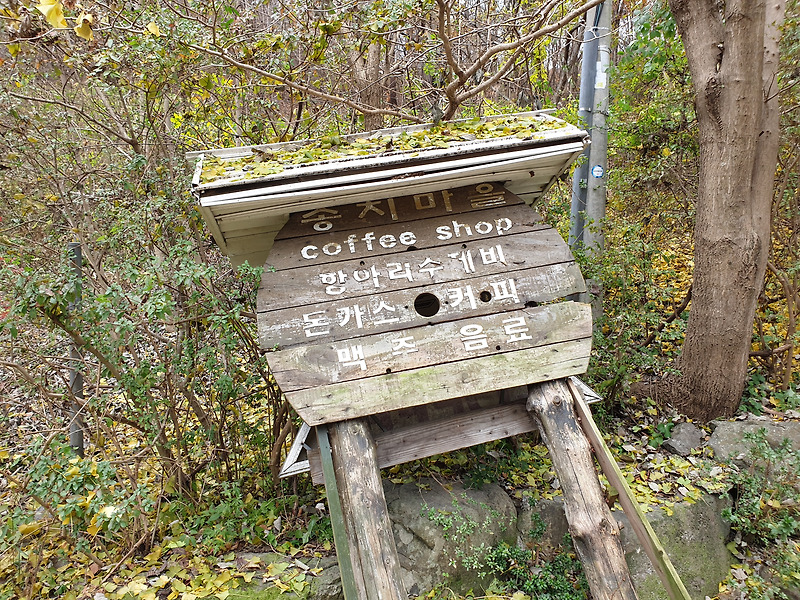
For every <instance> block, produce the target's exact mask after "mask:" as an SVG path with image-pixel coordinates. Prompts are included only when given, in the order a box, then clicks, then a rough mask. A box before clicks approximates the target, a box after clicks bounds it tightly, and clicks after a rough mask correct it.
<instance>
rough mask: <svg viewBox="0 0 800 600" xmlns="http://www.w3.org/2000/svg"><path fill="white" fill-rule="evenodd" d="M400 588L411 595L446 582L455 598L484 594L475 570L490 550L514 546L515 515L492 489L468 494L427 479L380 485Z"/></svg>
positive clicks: (460, 488) (456, 485)
mask: <svg viewBox="0 0 800 600" xmlns="http://www.w3.org/2000/svg"><path fill="white" fill-rule="evenodd" d="M384 491H385V494H386V504H387V505H388V508H389V516H390V517H391V519H392V528H393V530H394V535H395V541H396V542H397V552H398V554H399V558H400V565H401V567H402V570H403V582H404V584H405V586H406V589H407V590H408V592H409V593H410V594H419V593H422V592H425V591H427V590H429V589H431V588H433V587H434V586H436V585H437V584H439V583H442V582H443V581H445V582H446V583H447V585H448V586H449V587H450V588H451V589H452V590H453V591H455V592H460V593H466V592H467V591H469V590H471V589H474V590H476V591H477V590H483V589H484V586H485V585H486V584H488V581H487V580H486V579H485V578H484V579H482V578H481V577H480V576H479V574H478V569H477V568H475V565H476V564H479V562H480V560H481V559H482V557H483V553H484V552H485V551H486V550H488V549H489V548H491V547H492V546H494V545H496V544H498V543H500V542H506V543H508V544H515V543H516V540H517V527H516V523H517V511H516V507H515V506H514V503H513V502H512V501H511V498H509V497H508V494H506V493H505V492H504V491H503V489H502V488H500V487H499V486H497V485H494V484H492V485H486V486H484V487H482V488H481V489H467V488H465V487H464V486H463V485H461V484H460V483H458V482H448V483H446V484H440V483H439V482H437V481H434V480H431V479H425V480H422V481H420V482H418V483H408V484H404V485H398V486H395V485H392V484H385V485H384Z"/></svg>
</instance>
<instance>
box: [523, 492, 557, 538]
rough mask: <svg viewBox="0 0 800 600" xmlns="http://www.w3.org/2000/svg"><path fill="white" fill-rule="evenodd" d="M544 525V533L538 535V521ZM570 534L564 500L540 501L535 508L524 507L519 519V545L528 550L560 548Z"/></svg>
mask: <svg viewBox="0 0 800 600" xmlns="http://www.w3.org/2000/svg"><path fill="white" fill-rule="evenodd" d="M538 520H541V521H542V522H543V523H544V532H542V533H541V535H537V534H535V533H533V532H534V530H536V529H537V528H538V523H537V521H538ZM567 533H569V523H567V515H566V513H565V512H564V498H562V497H561V496H558V497H556V498H554V499H552V500H540V501H539V502H537V503H536V504H534V505H533V506H530V507H528V506H523V508H522V509H521V510H520V511H519V517H518V518H517V534H518V536H519V545H520V546H523V547H527V548H533V547H535V546H545V547H548V548H555V547H557V546H560V545H561V543H562V541H563V540H564V536H565V535H566V534H567Z"/></svg>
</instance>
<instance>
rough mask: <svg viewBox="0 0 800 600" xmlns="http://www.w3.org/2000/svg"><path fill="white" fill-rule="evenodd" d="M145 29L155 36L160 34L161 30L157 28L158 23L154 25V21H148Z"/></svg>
mask: <svg viewBox="0 0 800 600" xmlns="http://www.w3.org/2000/svg"><path fill="white" fill-rule="evenodd" d="M147 31H149V32H150V33H152V34H153V35H154V36H156V37H158V36H160V35H161V30H160V29H159V28H158V25H156V22H155V21H150V22H149V23H148V24H147Z"/></svg>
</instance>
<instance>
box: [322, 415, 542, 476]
mask: <svg viewBox="0 0 800 600" xmlns="http://www.w3.org/2000/svg"><path fill="white" fill-rule="evenodd" d="M535 430H536V425H535V423H534V422H533V421H532V420H531V418H530V416H529V415H528V411H527V410H526V409H525V401H524V400H522V401H521V402H518V403H517V404H511V405H505V406H501V405H497V406H492V407H489V408H483V409H478V410H474V411H471V412H468V413H462V414H457V415H453V416H450V417H447V418H441V419H437V420H434V421H428V422H423V423H415V424H412V425H408V426H407V427H401V428H398V429H393V430H391V431H388V432H386V433H379V434H375V435H374V437H375V445H376V447H377V462H378V467H379V468H381V469H385V468H386V467H391V466H394V465H399V464H402V463H407V462H410V461H412V460H417V459H420V458H426V457H428V456H434V455H436V454H442V453H444V452H453V451H455V450H460V449H462V448H467V447H469V446H474V445H476V444H484V443H487V442H491V441H494V440H500V439H503V438H507V437H511V436H512V435H521V434H523V433H530V432H531V431H535ZM308 461H309V466H310V472H311V479H312V481H313V482H314V483H315V484H320V483H324V481H325V480H324V477H323V473H322V465H321V463H320V457H319V450H318V449H313V450H309V451H308Z"/></svg>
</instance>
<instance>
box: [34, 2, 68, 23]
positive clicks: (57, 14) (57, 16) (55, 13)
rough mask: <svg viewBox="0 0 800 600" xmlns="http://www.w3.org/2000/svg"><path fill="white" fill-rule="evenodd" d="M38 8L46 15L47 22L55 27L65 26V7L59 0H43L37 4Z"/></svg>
mask: <svg viewBox="0 0 800 600" xmlns="http://www.w3.org/2000/svg"><path fill="white" fill-rule="evenodd" d="M36 10H38V11H39V12H40V13H42V14H43V15H44V18H45V19H47V22H48V23H50V25H51V26H52V27H55V28H57V29H58V28H61V29H63V28H65V27H66V26H67V20H66V19H65V18H64V8H63V7H62V6H61V2H59V0H42V1H41V2H40V3H39V4H38V5H37V6H36Z"/></svg>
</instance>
